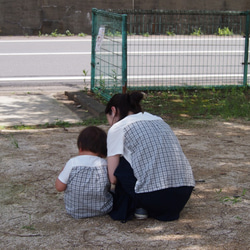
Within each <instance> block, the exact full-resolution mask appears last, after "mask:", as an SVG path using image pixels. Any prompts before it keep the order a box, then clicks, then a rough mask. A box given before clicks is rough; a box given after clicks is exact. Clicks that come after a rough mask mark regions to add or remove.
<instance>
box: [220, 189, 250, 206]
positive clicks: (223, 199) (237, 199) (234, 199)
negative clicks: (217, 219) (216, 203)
mask: <svg viewBox="0 0 250 250" xmlns="http://www.w3.org/2000/svg"><path fill="white" fill-rule="evenodd" d="M216 194H217V196H218V197H219V198H220V201H221V202H223V203H225V202H231V203H232V204H236V203H239V202H242V199H243V197H244V196H245V194H246V189H243V191H242V193H241V194H240V195H234V196H222V189H220V190H217V191H216Z"/></svg>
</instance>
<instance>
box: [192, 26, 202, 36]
mask: <svg viewBox="0 0 250 250" xmlns="http://www.w3.org/2000/svg"><path fill="white" fill-rule="evenodd" d="M191 35H193V36H201V35H203V32H202V31H201V28H199V29H198V30H197V29H194V32H193V33H191Z"/></svg>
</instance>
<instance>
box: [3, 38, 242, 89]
mask: <svg viewBox="0 0 250 250" xmlns="http://www.w3.org/2000/svg"><path fill="white" fill-rule="evenodd" d="M155 40H157V39H155ZM226 41H227V44H226V46H225V39H222V38H218V37H217V38H216V37H214V38H204V39H203V38H202V39H201V38H191V39H190V37H188V38H185V37H184V38H178V37H173V38H168V39H167V42H166V39H165V40H164V42H163V39H161V40H159V41H154V39H152V38H150V39H145V38H143V39H130V38H129V39H128V79H129V80H131V81H133V80H134V81H136V82H137V81H138V79H143V81H145V80H148V81H150V82H151V80H152V79H154V78H155V75H154V74H155V73H152V70H153V68H156V69H155V70H156V72H157V75H158V77H159V79H160V80H163V79H165V80H166V79H174V81H175V82H176V80H178V81H179V79H183V80H184V81H187V80H186V79H189V80H191V79H192V81H193V80H195V79H197V78H195V76H196V77H197V76H198V77H199V78H200V79H203V78H211V76H212V77H214V78H215V77H217V78H218V79H220V78H224V79H225V76H226V75H229V77H230V78H231V79H233V81H241V80H242V76H243V66H242V62H243V60H244V39H243V38H241V37H235V38H232V39H227V40H226ZM152 45H153V46H152ZM218 55H219V56H218ZM107 56H109V55H107ZM135 56H136V57H135ZM153 61H158V66H157V67H155V66H153V65H151V62H153ZM90 62H91V37H87V38H81V37H65V38H59V37H57V38H45V37H42V38H39V37H35V38H28V37H23V38H16V37H12V38H1V39H0V68H1V71H0V86H5V85H6V84H8V85H9V84H10V83H11V84H14V85H15V84H21V83H25V84H28V83H31V82H32V84H37V83H39V84H40V83H41V82H43V83H44V82H47V83H48V82H49V83H50V84H51V83H57V84H58V83H67V84H70V83H78V84H79V83H83V81H84V79H85V82H88V83H89V80H90V75H91V68H90ZM134 63H136V65H135V66H134ZM209 65H210V66H209ZM83 70H85V72H87V75H86V76H84V74H83ZM187 77H188V78H187Z"/></svg>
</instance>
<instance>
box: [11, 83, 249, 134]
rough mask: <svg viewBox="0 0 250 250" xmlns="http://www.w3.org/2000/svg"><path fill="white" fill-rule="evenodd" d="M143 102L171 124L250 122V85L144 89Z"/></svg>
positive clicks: (97, 121) (146, 108) (94, 122)
mask: <svg viewBox="0 0 250 250" xmlns="http://www.w3.org/2000/svg"><path fill="white" fill-rule="evenodd" d="M144 93H145V97H144V99H143V101H142V107H143V110H144V111H147V112H150V113H152V114H155V115H158V116H161V117H162V118H163V119H164V120H166V121H167V122H168V123H169V124H171V125H180V124H185V125H187V122H192V121H194V120H197V119H202V120H204V119H212V118H218V119H225V120H229V119H238V118H240V119H244V120H246V121H250V88H227V89H206V90H204V89H197V90H186V89H180V90H175V91H173V90H171V91H150V92H144ZM89 95H90V96H91V97H92V98H95V99H96V100H98V101H99V102H100V103H102V104H103V105H106V101H105V100H103V99H102V98H101V97H100V95H95V94H93V93H89ZM102 124H107V121H106V119H105V117H103V118H100V119H98V118H92V119H88V120H86V121H83V122H80V123H75V124H71V123H69V122H64V121H56V122H55V123H52V124H48V123H46V124H43V125H37V126H25V125H17V126H14V127H11V129H17V130H21V129H39V128H40V129H41V128H60V127H62V128H67V127H72V126H88V125H102Z"/></svg>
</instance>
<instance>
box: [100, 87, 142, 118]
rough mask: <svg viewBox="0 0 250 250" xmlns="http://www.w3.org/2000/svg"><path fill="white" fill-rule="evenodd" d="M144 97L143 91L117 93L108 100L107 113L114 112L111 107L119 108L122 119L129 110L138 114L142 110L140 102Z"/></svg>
mask: <svg viewBox="0 0 250 250" xmlns="http://www.w3.org/2000/svg"><path fill="white" fill-rule="evenodd" d="M142 98H143V94H142V93H141V92H137V91H136V92H132V93H131V94H115V95H114V96H113V97H112V98H111V99H110V100H109V102H108V104H107V106H106V109H105V114H110V115H111V114H112V110H111V107H115V108H116V109H117V110H119V115H120V120H122V119H123V118H125V117H126V116H127V115H128V113H129V111H131V112H133V113H134V114H137V113H139V112H142V108H141V105H140V102H141V100H142Z"/></svg>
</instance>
